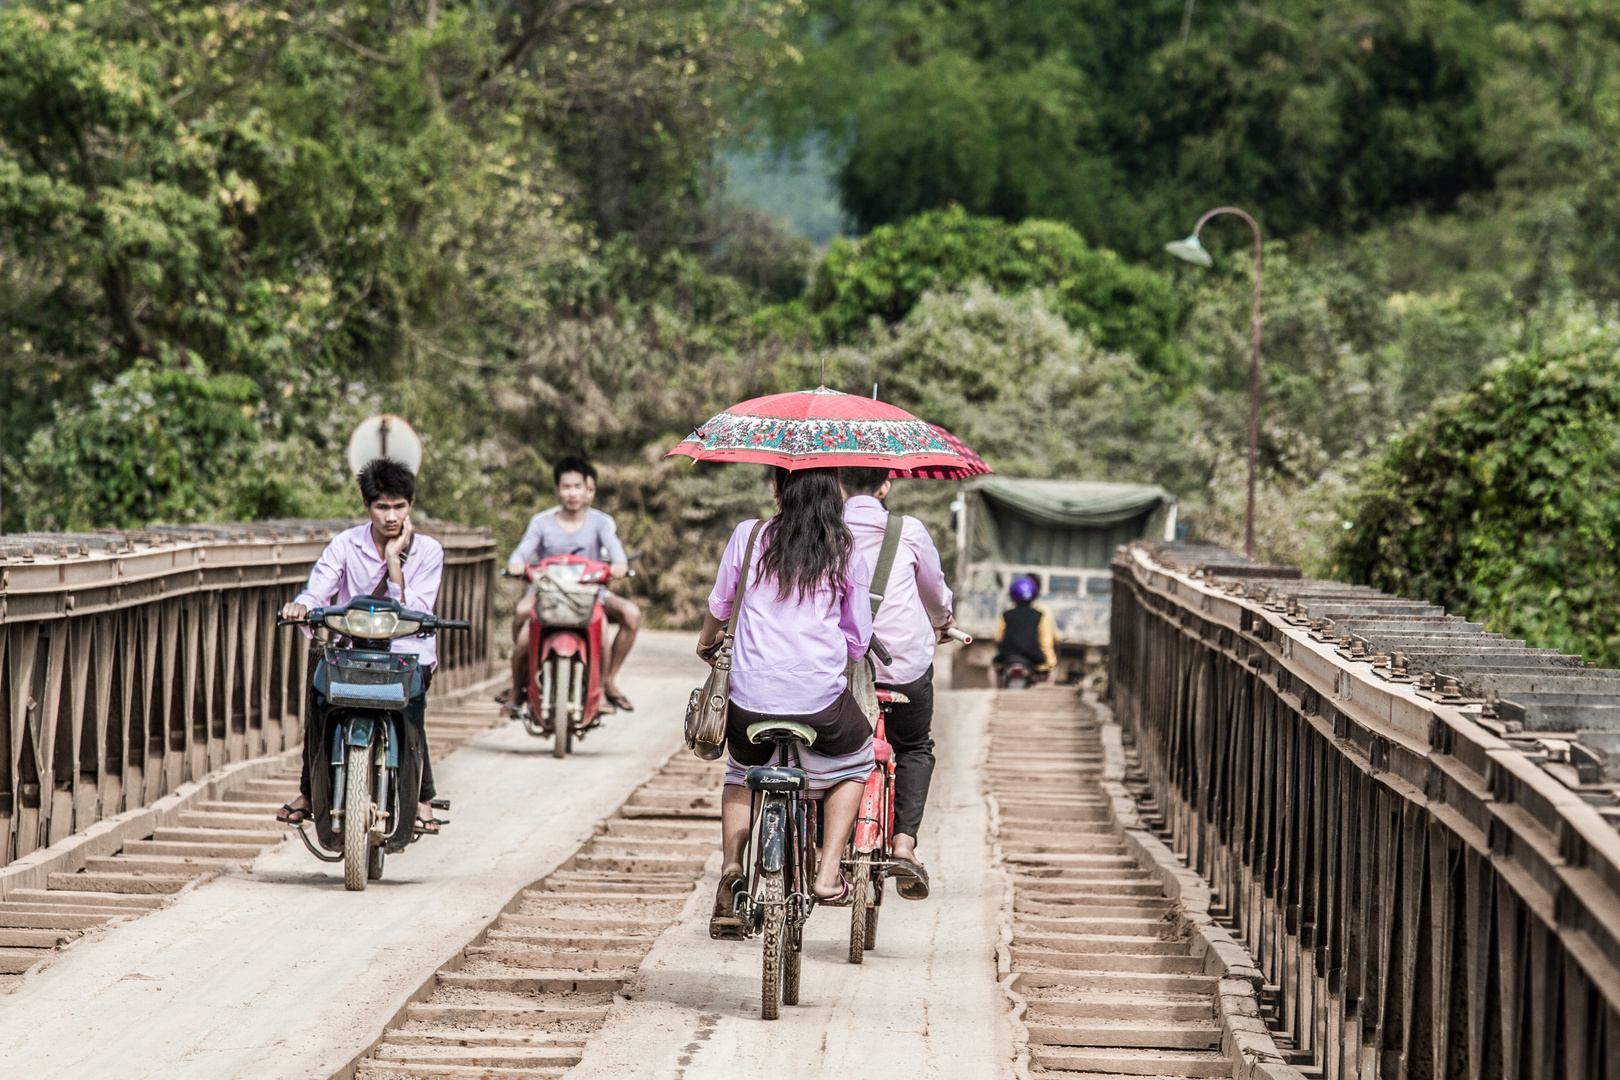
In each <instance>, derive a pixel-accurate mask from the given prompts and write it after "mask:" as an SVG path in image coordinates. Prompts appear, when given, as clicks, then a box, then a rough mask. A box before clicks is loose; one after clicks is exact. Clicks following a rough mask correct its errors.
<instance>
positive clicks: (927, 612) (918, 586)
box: [838, 468, 954, 900]
mask: <svg viewBox="0 0 1620 1080" xmlns="http://www.w3.org/2000/svg"><path fill="white" fill-rule="evenodd" d="M838 481H839V485H840V486H841V487H842V488H843V489H844V497H845V500H846V501H845V503H844V524H845V525H846V526H848V528H849V531H850V534H851V535H852V536H853V537H854V538H855V545H856V547H857V548H859V549H860V552H861V554H862V555H864V556H865V557H866V561H867V565H868V566H870V567H871V568H872V576H873V583H872V593H873V599H874V600H875V601H879V602H880V606H879V607H878V609H877V611H876V613H875V614H874V615H873V616H872V634H873V636H874V637H876V638H878V639H880V640H881V641H882V642H883V643H884V645H886V646H887V647H888V651H889V654H890V657H891V659H890V660H889V661H888V662H886V663H885V662H884V661H882V660H875V661H874V662H875V666H876V674H877V685H878V687H879V689H885V690H891V691H894V692H895V694H896V698H895V700H894V701H893V702H892V703H891V704H889V705H888V707H887V709H886V710H885V729H886V736H887V739H888V743H889V745H890V746H891V747H892V748H893V751H894V764H895V791H894V841H893V844H894V846H893V851H892V857H891V859H890V873H891V874H892V875H893V876H894V878H895V891H896V892H898V893H899V894H900V895H901V896H902V897H904V898H905V899H907V900H925V899H927V898H928V871H927V870H926V869H925V868H924V867H923V864H922V862H921V861H920V860H918V858H917V833H918V830H919V829H920V828H921V826H922V818H923V806H924V804H925V803H926V802H927V801H928V784H929V781H930V779H932V777H933V774H934V740H933V738H932V735H931V734H930V729H931V727H932V725H933V719H934V646H935V645H936V644H938V643H940V642H943V641H944V640H945V639H946V633H947V632H948V631H949V630H950V629H951V627H952V626H953V625H954V620H953V617H952V610H951V608H952V602H953V599H954V598H953V597H952V595H951V590H950V587H949V586H948V585H946V584H945V573H944V570H943V569H942V568H941V566H940V561H939V552H938V551H937V550H936V549H935V548H934V542H933V540H932V539H931V538H930V537H929V535H928V529H927V528H926V527H925V526H924V525H923V523H922V522H920V521H918V520H917V519H916V518H911V517H902V518H901V519H899V521H898V522H897V523H896V522H894V521H893V520H892V519H891V515H890V514H889V512H888V510H887V509H886V508H885V507H884V505H883V499H884V498H886V497H887V496H888V494H889V487H890V483H889V471H888V470H887V469H882V468H842V469H839V470H838ZM891 529H893V530H894V535H893V536H892V537H891V536H890V532H891ZM886 540H887V541H888V543H885V541H886ZM885 561H887V563H888V566H887V567H886V568H885V567H884V565H883V563H884V562H885ZM885 569H887V571H888V572H887V575H886V578H887V580H886V581H881V582H880V581H879V578H880V576H885V575H884V570H885ZM902 698H903V699H904V700H901V699H902Z"/></svg>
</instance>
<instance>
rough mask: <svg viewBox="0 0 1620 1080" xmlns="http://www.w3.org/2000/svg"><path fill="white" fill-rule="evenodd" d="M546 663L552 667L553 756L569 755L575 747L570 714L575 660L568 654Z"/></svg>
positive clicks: (554, 657) (555, 657)
mask: <svg viewBox="0 0 1620 1080" xmlns="http://www.w3.org/2000/svg"><path fill="white" fill-rule="evenodd" d="M546 663H547V664H548V665H549V666H550V668H551V680H550V681H551V732H552V735H551V756H552V757H556V758H560V757H567V756H568V751H570V750H572V749H573V748H574V731H573V727H574V725H573V718H572V717H571V716H569V715H568V699H569V686H570V684H571V683H572V682H573V677H574V666H575V665H574V660H573V658H572V657H568V656H553V657H552V658H551V659H549V660H547V661H546Z"/></svg>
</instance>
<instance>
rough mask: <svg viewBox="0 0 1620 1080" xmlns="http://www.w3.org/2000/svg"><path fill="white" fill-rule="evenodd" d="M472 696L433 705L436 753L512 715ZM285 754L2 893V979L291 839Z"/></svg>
mask: <svg viewBox="0 0 1620 1080" xmlns="http://www.w3.org/2000/svg"><path fill="white" fill-rule="evenodd" d="M467 696H468V695H462V696H461V698H460V699H456V698H452V699H451V700H450V701H449V702H446V703H444V704H437V703H435V704H434V705H433V706H430V707H429V710H428V716H427V734H428V749H429V753H431V754H432V756H433V757H434V758H435V759H438V758H443V757H445V756H446V755H448V754H449V753H451V752H452V751H453V750H455V748H456V747H458V746H460V745H461V744H462V743H464V742H466V741H467V740H468V739H469V738H472V737H473V736H474V735H477V734H478V733H479V732H482V731H486V730H488V729H490V728H491V727H494V726H496V725H498V724H500V723H502V722H504V721H503V720H502V718H501V716H500V714H499V712H498V711H497V710H496V708H495V707H494V706H493V705H492V704H489V703H487V702H483V701H468V700H465V698H466V697H467ZM479 696H481V695H479ZM283 762H284V764H282V765H281V766H280V767H279V768H277V769H276V770H275V771H273V772H271V773H270V774H269V775H268V776H265V777H262V778H256V779H249V778H243V779H240V780H238V781H236V782H234V783H231V782H229V781H227V782H226V783H225V784H224V785H222V786H224V787H225V790H223V791H220V792H218V793H217V797H215V798H213V799H199V800H195V801H193V802H192V803H191V805H190V806H189V807H187V808H186V809H183V810H181V811H180V812H179V814H178V815H176V820H175V823H174V824H173V825H167V826H158V827H157V828H154V829H153V830H152V831H151V832H150V833H149V834H147V835H145V836H142V837H139V838H136V839H131V840H127V841H126V842H125V843H124V845H123V846H122V848H121V849H119V850H118V851H116V852H114V853H112V854H109V855H103V856H90V857H88V858H87V859H85V860H84V862H85V865H84V867H83V869H81V870H79V871H77V872H75V873H52V874H49V875H48V876H47V878H46V882H45V888H34V889H28V888H25V889H13V890H11V891H10V892H8V893H6V895H5V897H4V899H0V988H3V987H4V986H5V985H7V984H8V983H11V982H15V981H16V980H18V979H20V978H21V977H22V976H23V975H24V974H25V973H26V972H27V971H28V970H29V969H30V968H32V967H33V966H34V965H35V964H38V963H40V962H42V961H44V960H46V959H48V958H50V957H51V956H52V955H54V954H56V953H57V952H58V951H59V950H60V949H62V948H64V947H67V946H70V945H72V944H73V943H74V942H76V941H77V940H78V939H80V938H82V937H83V936H84V935H85V934H86V933H89V932H90V931H92V930H94V929H95V928H96V927H100V926H105V925H107V924H108V923H110V922H112V921H114V920H115V919H129V918H138V917H139V916H141V915H143V914H146V913H147V912H150V911H154V910H156V909H157V908H160V907H162V906H164V905H165V904H166V903H168V902H169V901H170V900H172V899H173V898H174V897H175V896H176V895H178V894H179V893H180V892H181V891H182V890H185V889H187V888H191V887H194V886H197V885H200V884H203V883H205V882H206V881H207V879H209V878H211V877H213V876H214V875H216V874H221V873H225V872H226V871H229V870H232V869H236V868H240V867H244V866H247V865H249V864H251V863H252V862H253V860H255V859H257V858H258V857H259V856H260V855H262V854H263V853H264V852H265V851H266V850H268V849H269V848H272V847H275V846H276V845H278V844H281V843H283V842H291V841H290V834H289V832H288V830H287V828H286V827H285V826H283V825H281V824H280V823H278V822H277V821H276V820H275V814H276V811H277V810H279V809H280V808H281V804H282V803H284V802H288V801H290V800H291V799H292V798H293V797H294V796H296V795H297V794H298V764H297V758H296V756H293V757H291V759H290V761H289V760H288V756H287V755H284V756H283Z"/></svg>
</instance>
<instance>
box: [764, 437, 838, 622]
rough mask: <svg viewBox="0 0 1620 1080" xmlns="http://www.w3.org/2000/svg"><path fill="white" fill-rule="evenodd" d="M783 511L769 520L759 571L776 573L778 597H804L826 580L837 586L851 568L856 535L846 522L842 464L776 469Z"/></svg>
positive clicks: (778, 492)
mask: <svg viewBox="0 0 1620 1080" xmlns="http://www.w3.org/2000/svg"><path fill="white" fill-rule="evenodd" d="M776 492H777V497H778V498H779V499H780V500H781V503H782V512H781V513H780V514H777V515H776V516H775V517H774V518H772V519H771V520H770V523H769V524H767V525H766V526H765V538H766V539H768V540H769V541H770V542H769V543H768V544H766V545H764V547H765V550H764V551H763V552H761V553H760V556H759V575H758V577H757V578H756V580H764V579H765V578H767V577H773V578H775V579H776V589H777V592H776V598H777V599H778V600H786V599H787V598H788V597H789V596H791V595H793V594H794V593H797V594H798V596H799V599H800V600H803V599H804V598H805V597H806V596H808V595H809V594H811V593H813V592H815V591H816V589H817V588H819V587H820V586H821V584H822V582H826V583H827V585H828V586H830V587H831V588H832V590H833V592H835V593H836V592H837V591H838V589H839V587H840V586H841V584H842V582H843V580H844V574H845V572H846V571H847V570H848V569H849V558H850V553H851V552H852V551H853V550H854V548H855V539H854V537H852V536H850V534H849V529H848V528H847V527H846V526H845V525H844V493H843V491H842V490H840V489H839V487H838V470H837V469H799V470H797V471H795V472H789V471H788V470H786V469H783V468H778V469H777V470H776Z"/></svg>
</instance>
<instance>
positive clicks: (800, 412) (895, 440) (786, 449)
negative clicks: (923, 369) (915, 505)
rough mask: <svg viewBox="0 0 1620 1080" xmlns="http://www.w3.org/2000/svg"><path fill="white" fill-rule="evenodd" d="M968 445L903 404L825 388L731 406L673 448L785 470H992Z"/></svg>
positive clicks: (708, 458) (693, 454)
mask: <svg viewBox="0 0 1620 1080" xmlns="http://www.w3.org/2000/svg"><path fill="white" fill-rule="evenodd" d="M947 439H949V440H950V441H947ZM952 443H955V445H952ZM966 449H967V448H966V447H964V446H962V444H961V443H960V442H959V441H957V440H955V439H950V437H949V436H948V435H947V434H946V433H945V432H944V430H943V429H941V428H937V427H935V426H934V425H933V424H930V423H928V422H927V421H925V420H919V419H917V418H916V417H915V416H912V415H911V414H910V413H908V412H906V411H905V410H904V409H897V408H895V407H894V406H893V405H889V404H887V403H885V402H882V401H878V400H876V399H874V398H865V397H857V396H855V395H854V394H842V393H839V392H838V391H837V390H829V389H827V388H826V387H825V386H823V387H820V388H818V389H815V390H802V391H797V392H795V393H791V394H771V395H769V396H768V397H761V398H754V399H753V400H752V401H744V402H742V403H740V404H737V405H733V406H732V407H731V408H729V409H727V410H726V411H725V412H723V413H720V414H719V415H718V416H715V417H714V418H713V419H711V420H710V421H709V422H708V423H706V424H704V425H703V426H702V427H700V428H698V429H697V430H696V431H694V432H692V434H690V435H688V436H687V437H686V438H685V439H684V440H682V441H681V442H680V443H679V444H678V445H677V446H676V447H675V448H674V449H673V450H671V451H670V452H669V453H670V455H675V454H684V455H685V456H687V457H690V458H694V459H696V460H698V461H750V462H755V463H757V464H760V465H779V466H781V467H782V468H784V469H826V468H836V467H837V466H840V465H865V466H874V467H878V468H887V469H890V470H896V469H898V470H900V471H901V472H904V473H907V474H916V473H917V470H923V469H953V468H954V469H968V470H971V471H968V472H964V473H962V474H961V475H965V476H972V475H974V474H975V473H976V472H981V471H982V472H988V471H989V469H988V467H984V463H983V462H982V461H979V462H978V464H979V465H980V466H981V468H979V469H973V466H972V464H971V462H970V461H969V459H968V457H966V456H965V455H964V454H963V451H964V450H966ZM969 453H971V451H969ZM973 460H974V461H977V460H978V459H977V456H975V457H974V458H973ZM918 475H924V474H918Z"/></svg>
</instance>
